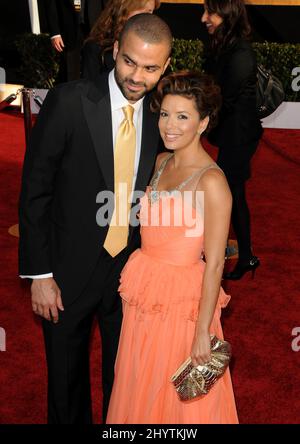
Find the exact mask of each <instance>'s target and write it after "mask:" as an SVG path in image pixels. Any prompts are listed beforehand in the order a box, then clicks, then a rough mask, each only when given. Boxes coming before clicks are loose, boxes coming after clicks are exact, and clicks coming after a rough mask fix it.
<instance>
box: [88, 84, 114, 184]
mask: <svg viewBox="0 0 300 444" xmlns="http://www.w3.org/2000/svg"><path fill="white" fill-rule="evenodd" d="M100 83H101V89H99V88H97V89H96V88H91V89H90V90H89V92H88V94H87V95H84V94H83V95H82V104H83V111H84V114H85V117H86V121H87V125H88V127H89V130H90V133H91V137H92V141H93V145H94V149H95V151H96V156H97V159H98V163H99V166H100V169H101V172H102V174H103V177H104V180H105V183H106V186H107V189H108V190H110V191H112V192H113V191H114V153H113V138H112V118H111V105H110V97H109V89H108V79H107V76H101V82H99V84H100ZM97 86H99V85H97Z"/></svg>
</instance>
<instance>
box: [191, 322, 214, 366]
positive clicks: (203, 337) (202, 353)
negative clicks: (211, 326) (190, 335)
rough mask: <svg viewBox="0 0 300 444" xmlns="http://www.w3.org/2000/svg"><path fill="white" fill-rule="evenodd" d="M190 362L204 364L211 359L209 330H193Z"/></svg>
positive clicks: (195, 364)
mask: <svg viewBox="0 0 300 444" xmlns="http://www.w3.org/2000/svg"><path fill="white" fill-rule="evenodd" d="M191 358H192V364H193V365H194V366H195V367H196V366H197V365H204V364H206V363H207V362H209V361H210V359H211V341H210V334H209V331H201V332H199V331H197V328H196V331H195V336H194V340H193V344H192V351H191Z"/></svg>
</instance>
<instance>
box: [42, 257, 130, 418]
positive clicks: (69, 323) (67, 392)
mask: <svg viewBox="0 0 300 444" xmlns="http://www.w3.org/2000/svg"><path fill="white" fill-rule="evenodd" d="M127 256H128V252H127V250H126V249H125V250H123V251H122V252H121V253H119V255H118V256H116V257H115V258H112V257H111V256H110V255H109V254H108V253H107V252H106V250H105V249H104V248H102V250H101V253H100V257H99V260H98V263H97V266H96V268H95V270H94V271H93V274H92V276H91V278H90V279H89V282H88V283H87V285H86V287H85V289H84V291H83V292H82V294H81V295H80V296H79V297H78V298H77V299H75V301H74V302H73V303H72V304H71V305H69V306H67V307H66V308H65V310H64V311H63V312H60V317H59V322H58V323H57V324H53V323H52V322H49V321H46V320H43V331H44V338H45V345H46V356H47V365H48V423H49V424H90V423H92V408H91V395H90V376H89V342H90V335H91V329H92V324H93V320H94V319H95V317H97V320H98V324H99V328H100V333H101V342H102V386H103V421H105V418H106V413H107V409H108V404H109V398H110V394H111V390H112V385H113V379H114V363H115V357H116V353H117V348H118V341H119V335H120V328H121V322H122V304H121V298H120V295H119V293H118V291H117V289H118V286H119V277H120V273H121V270H122V268H123V267H124V265H125V263H126V260H127ZM99 390H100V387H99Z"/></svg>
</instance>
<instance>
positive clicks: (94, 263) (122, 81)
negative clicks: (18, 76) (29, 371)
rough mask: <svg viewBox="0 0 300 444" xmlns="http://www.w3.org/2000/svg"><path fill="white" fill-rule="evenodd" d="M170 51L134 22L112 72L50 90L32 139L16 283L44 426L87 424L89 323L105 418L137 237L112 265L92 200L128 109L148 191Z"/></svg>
mask: <svg viewBox="0 0 300 444" xmlns="http://www.w3.org/2000/svg"><path fill="white" fill-rule="evenodd" d="M171 44H172V36H171V33H170V30H169V28H168V26H167V25H166V24H165V22H164V21H163V20H161V19H160V18H159V17H157V16H155V15H151V14H140V15H136V16H134V17H132V18H131V19H130V20H129V21H128V22H127V23H126V25H125V28H124V31H123V32H122V35H121V37H120V41H119V43H118V42H116V44H115V47H114V58H115V62H116V67H115V69H114V70H113V71H111V72H110V73H109V74H108V75H107V74H105V75H103V76H101V77H100V76H99V78H98V79H97V81H96V82H95V83H92V82H91V81H89V80H79V81H77V82H72V83H67V84H64V85H59V86H57V87H56V88H54V89H53V90H50V91H49V93H48V95H47V98H46V100H45V102H44V105H43V107H42V109H41V111H40V114H39V117H38V120H37V123H36V125H35V127H34V129H33V132H32V136H31V143H30V144H29V147H28V150H27V152H26V156H25V161H24V169H23V179H22V190H21V196H20V210H19V212H20V256H19V263H20V275H21V277H27V278H32V279H33V282H32V287H31V293H32V308H33V311H34V312H35V313H36V314H38V315H40V316H42V317H43V318H44V319H43V330H44V337H45V345H46V355H47V364H48V383H49V386H48V406H49V415H48V421H49V422H50V423H64V424H67V423H68V424H75V423H91V422H92V417H91V400H90V382H89V339H90V332H91V327H92V322H93V318H94V317H95V316H97V318H98V323H99V327H100V332H101V338H102V381H103V395H104V398H103V417H104V418H105V416H106V411H107V408H108V402H109V397H110V392H111V388H112V384H113V373H114V361H115V356H116V351H117V346H118V339H119V332H120V326H121V318H122V310H121V302H120V296H119V294H118V291H117V289H118V286H119V276H120V272H121V270H122V268H123V266H124V264H125V263H126V260H127V258H128V256H129V254H130V253H131V252H132V251H134V250H135V249H136V248H137V247H138V246H139V229H138V227H135V228H134V227H132V226H129V232H128V237H127V246H126V247H125V248H124V249H123V250H122V251H120V252H119V253H118V254H117V255H116V256H114V257H112V256H111V255H110V254H109V253H108V251H107V250H106V248H104V245H106V238H107V233H108V229H109V226H108V225H105V226H99V225H98V224H97V223H96V215H97V213H99V207H100V205H99V204H97V202H96V200H99V199H98V198H97V196H99V192H103V191H107V190H108V191H110V192H114V190H115V188H116V186H117V184H115V183H114V175H115V174H116V164H115V162H114V159H115V158H116V157H115V156H116V154H115V147H116V143H115V140H116V134H117V132H118V129H119V128H120V127H121V122H122V119H123V122H124V114H123V111H124V108H125V107H128V103H130V104H131V105H132V107H133V108H134V114H133V123H134V127H135V130H136V147H135V167H134V172H133V185H132V189H133V190H136V191H137V190H142V191H144V190H145V187H146V185H147V183H148V181H149V179H150V175H151V173H152V170H153V167H154V163H155V158H156V154H157V149H158V144H159V132H158V126H157V118H158V117H157V116H156V115H154V114H152V113H151V112H150V109H149V101H150V98H149V94H148V93H149V92H150V91H151V90H152V89H153V88H154V87H155V85H156V83H157V82H158V80H159V79H160V77H161V76H162V74H163V73H164V71H165V69H166V68H167V66H168V64H169V60H170V59H169V56H170V51H171ZM119 166H120V165H119ZM103 204H104V205H105V204H106V202H104V203H103ZM117 240H118V239H117ZM125 244H126V236H125Z"/></svg>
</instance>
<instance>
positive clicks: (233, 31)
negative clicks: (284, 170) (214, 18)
mask: <svg viewBox="0 0 300 444" xmlns="http://www.w3.org/2000/svg"><path fill="white" fill-rule="evenodd" d="M204 6H205V8H206V10H207V12H208V13H209V14H218V15H219V16H220V17H221V18H222V19H223V23H221V25H220V26H218V27H217V29H216V30H215V32H214V34H213V35H212V41H211V45H212V49H213V50H214V51H216V52H220V51H221V50H222V49H223V48H224V47H226V46H228V45H230V44H231V43H233V42H234V41H235V40H236V39H237V38H246V39H248V38H249V37H250V34H251V26H250V23H249V20H248V15H247V10H246V6H245V3H244V0H205V2H204Z"/></svg>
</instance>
